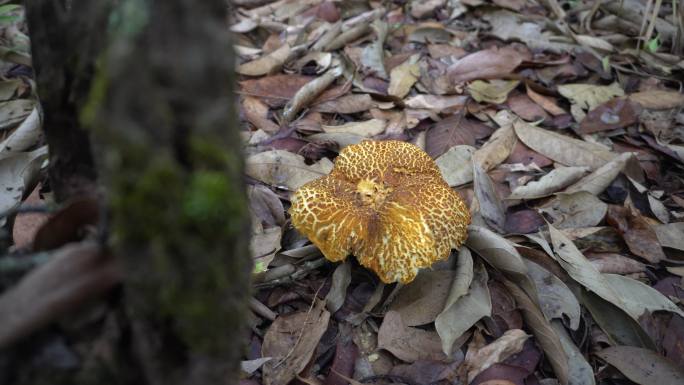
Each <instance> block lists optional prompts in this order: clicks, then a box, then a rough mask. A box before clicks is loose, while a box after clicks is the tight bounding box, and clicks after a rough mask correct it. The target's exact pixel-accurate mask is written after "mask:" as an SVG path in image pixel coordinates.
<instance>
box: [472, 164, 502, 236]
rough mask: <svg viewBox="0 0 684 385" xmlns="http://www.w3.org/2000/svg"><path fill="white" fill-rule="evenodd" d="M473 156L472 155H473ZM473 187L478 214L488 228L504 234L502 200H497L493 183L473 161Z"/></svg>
mask: <svg viewBox="0 0 684 385" xmlns="http://www.w3.org/2000/svg"><path fill="white" fill-rule="evenodd" d="M473 156H474V155H473ZM472 163H473V187H474V189H475V197H477V201H478V203H479V205H480V214H481V215H482V217H483V218H484V220H485V222H486V223H487V225H488V226H490V227H491V228H493V229H494V230H496V231H497V232H499V233H503V232H504V228H505V226H506V212H505V207H504V205H503V200H501V198H499V196H498V195H497V193H496V190H495V188H494V183H493V182H492V180H491V178H490V177H489V175H487V173H486V172H485V171H484V170H483V169H482V167H480V165H479V164H477V162H476V161H475V159H473V162H472Z"/></svg>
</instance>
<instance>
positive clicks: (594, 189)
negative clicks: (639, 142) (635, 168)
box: [564, 152, 634, 195]
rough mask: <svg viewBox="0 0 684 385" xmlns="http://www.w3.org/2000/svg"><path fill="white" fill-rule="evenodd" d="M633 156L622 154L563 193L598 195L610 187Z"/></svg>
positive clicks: (631, 154)
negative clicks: (584, 192) (579, 192)
mask: <svg viewBox="0 0 684 385" xmlns="http://www.w3.org/2000/svg"><path fill="white" fill-rule="evenodd" d="M633 156H634V154H633V153H630V152H623V153H622V154H620V155H619V156H617V157H616V158H615V159H613V160H611V161H610V162H608V163H606V164H604V165H603V166H601V167H599V168H598V169H597V170H595V171H594V172H592V173H591V174H589V175H587V176H586V177H584V178H582V179H580V180H579V181H578V182H577V183H575V184H573V185H572V186H570V187H568V188H567V189H566V190H565V191H564V192H565V193H568V194H571V193H574V192H578V191H587V192H589V193H591V194H594V195H599V194H600V193H602V192H603V190H605V189H606V188H607V187H608V186H610V184H611V183H612V182H613V180H614V179H615V178H617V176H618V175H619V174H620V172H621V171H622V170H624V168H625V166H626V165H627V162H628V161H629V159H630V158H632V157H633Z"/></svg>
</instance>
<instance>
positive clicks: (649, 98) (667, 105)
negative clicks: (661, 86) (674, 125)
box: [628, 90, 684, 110]
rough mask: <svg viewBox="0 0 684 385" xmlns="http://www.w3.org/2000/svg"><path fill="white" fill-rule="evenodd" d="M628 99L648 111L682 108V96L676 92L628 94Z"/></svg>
mask: <svg viewBox="0 0 684 385" xmlns="http://www.w3.org/2000/svg"><path fill="white" fill-rule="evenodd" d="M628 98H629V100H631V101H633V102H635V103H639V104H640V105H641V107H643V108H646V109H649V110H669V109H672V108H677V107H681V106H684V94H682V93H681V92H678V91H666V90H649V91H642V92H635V93H633V94H629V95H628Z"/></svg>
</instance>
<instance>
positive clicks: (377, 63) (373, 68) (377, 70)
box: [361, 19, 389, 79]
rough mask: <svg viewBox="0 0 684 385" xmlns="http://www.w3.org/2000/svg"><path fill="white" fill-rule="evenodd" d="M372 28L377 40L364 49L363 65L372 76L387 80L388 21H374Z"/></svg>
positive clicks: (362, 55)
mask: <svg viewBox="0 0 684 385" xmlns="http://www.w3.org/2000/svg"><path fill="white" fill-rule="evenodd" d="M371 28H373V31H375V40H374V41H373V43H371V44H369V45H367V46H366V47H364V49H363V53H362V54H361V64H363V65H364V66H365V67H367V68H369V69H370V71H369V72H370V75H374V76H377V77H379V78H382V79H387V70H386V69H385V48H384V46H385V39H386V38H387V32H388V31H389V26H388V25H387V22H386V21H383V20H380V19H376V20H373V23H372V24H371Z"/></svg>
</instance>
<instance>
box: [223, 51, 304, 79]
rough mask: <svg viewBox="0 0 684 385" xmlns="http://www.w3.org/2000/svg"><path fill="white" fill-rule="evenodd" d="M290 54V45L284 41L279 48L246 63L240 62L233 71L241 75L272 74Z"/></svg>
mask: <svg viewBox="0 0 684 385" xmlns="http://www.w3.org/2000/svg"><path fill="white" fill-rule="evenodd" d="M291 54H292V47H290V45H289V44H287V43H285V44H283V45H282V46H281V47H280V48H278V49H277V50H275V51H273V52H271V53H269V54H267V55H264V56H262V57H260V58H258V59H255V60H252V61H249V62H247V63H244V64H240V65H239V66H238V67H237V69H236V70H235V71H236V72H237V73H239V74H241V75H247V76H260V75H268V74H272V73H274V72H276V71H277V70H279V69H280V68H281V67H282V66H283V64H285V61H287V59H288V58H289V57H290V55H291Z"/></svg>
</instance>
